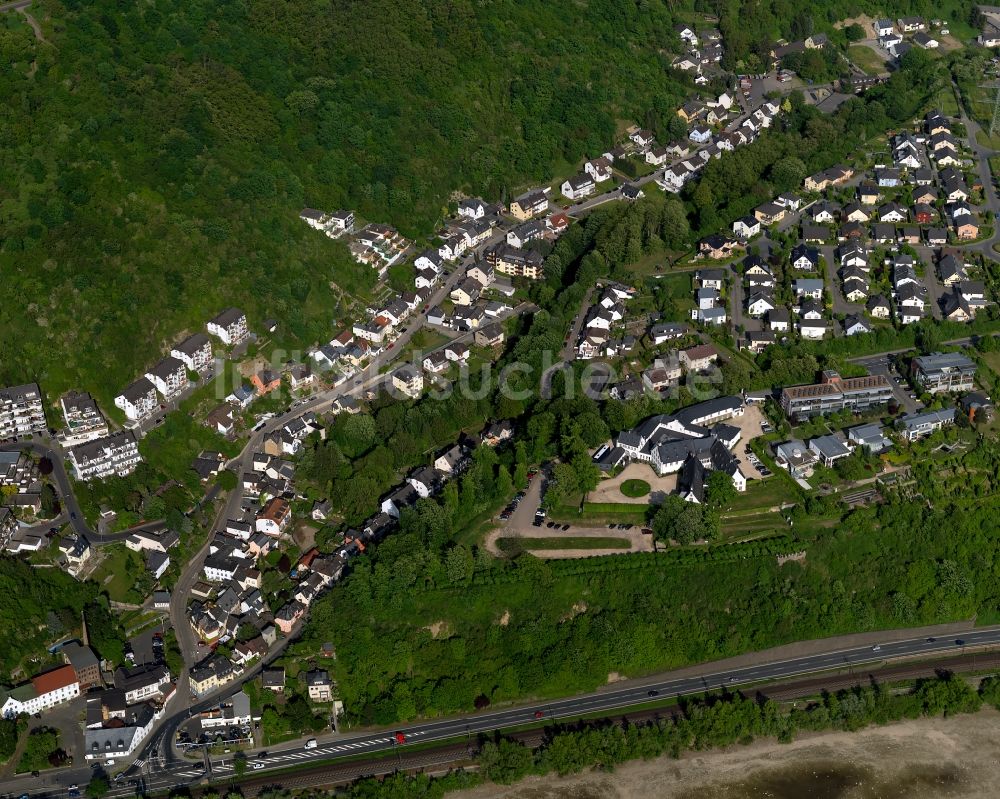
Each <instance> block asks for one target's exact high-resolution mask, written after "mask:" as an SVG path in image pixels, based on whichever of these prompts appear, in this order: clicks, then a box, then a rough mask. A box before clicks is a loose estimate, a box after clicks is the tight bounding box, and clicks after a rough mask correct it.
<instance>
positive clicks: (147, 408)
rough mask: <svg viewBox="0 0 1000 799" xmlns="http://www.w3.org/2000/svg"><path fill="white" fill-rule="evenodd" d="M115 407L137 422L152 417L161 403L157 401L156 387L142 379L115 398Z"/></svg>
mask: <svg viewBox="0 0 1000 799" xmlns="http://www.w3.org/2000/svg"><path fill="white" fill-rule="evenodd" d="M115 405H117V406H118V407H119V408H121V409H122V410H123V411H125V417H126V418H127V419H129V420H130V421H133V422H137V421H141V420H143V419H147V418H149V417H150V416H152V415H153V414H154V413H155V412H156V410H157V408H158V407H159V405H160V403H159V400H157V399H156V386H154V385H153V384H152V383H150V382H149V380H147V379H146V378H145V377H140V378H139V379H138V380H136V381H135V382H134V383H132V384H131V385H130V386H129V387H128V388H126V389H125V390H124V391H123V392H122V393H121V394H119V395H118V396H117V397H115Z"/></svg>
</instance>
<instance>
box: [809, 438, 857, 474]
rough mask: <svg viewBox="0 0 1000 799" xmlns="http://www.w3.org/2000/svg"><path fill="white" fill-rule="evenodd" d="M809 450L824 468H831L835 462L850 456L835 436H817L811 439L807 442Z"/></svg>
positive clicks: (843, 443) (847, 449) (845, 446)
mask: <svg viewBox="0 0 1000 799" xmlns="http://www.w3.org/2000/svg"><path fill="white" fill-rule="evenodd" d="M809 449H810V450H811V451H812V452H813V453H814V454H815V455H816V457H817V459H818V460H819V462H820V463H822V464H823V465H824V466H826V467H830V466H833V465H834V464H835V463H836V462H837V461H839V460H843V459H844V458H848V457H850V455H851V450H850V448H849V447H848V446H847V444H846V443H845V442H844V441H843V440H841V439H840V438H839V437H838V436H836V435H826V436H819V437H817V438H814V439H812V440H811V441H810V442H809Z"/></svg>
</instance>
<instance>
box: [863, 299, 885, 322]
mask: <svg viewBox="0 0 1000 799" xmlns="http://www.w3.org/2000/svg"><path fill="white" fill-rule="evenodd" d="M865 310H866V311H868V313H869V314H870V315H871V316H872V317H873V318H875V319H888V318H889V301H888V300H887V299H886V298H885V297H884V296H883V295H881V294H876V295H875V296H874V297H871V298H869V300H868V302H867V303H865Z"/></svg>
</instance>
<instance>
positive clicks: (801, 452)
mask: <svg viewBox="0 0 1000 799" xmlns="http://www.w3.org/2000/svg"><path fill="white" fill-rule="evenodd" d="M774 462H775V463H776V464H777V465H778V468H781V469H784V470H785V471H787V472H788V473H789V474H790V475H791V476H792V477H795V478H798V479H805V478H807V477H811V476H812V473H813V468H814V467H815V466H816V464H817V463H818V462H819V458H818V457H817V455H816V454H815V453H814V452H813V451H812V450H811V449H809V448H808V447H807V446H806V445H805V444H804V443H803V442H802V441H799V440H797V439H792V440H790V441H785V442H783V443H781V444H777V445H775V447H774Z"/></svg>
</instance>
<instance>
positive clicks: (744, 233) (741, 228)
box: [733, 216, 760, 239]
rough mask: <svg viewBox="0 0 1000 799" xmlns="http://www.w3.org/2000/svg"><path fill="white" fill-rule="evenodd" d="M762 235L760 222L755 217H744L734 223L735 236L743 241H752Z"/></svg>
mask: <svg viewBox="0 0 1000 799" xmlns="http://www.w3.org/2000/svg"><path fill="white" fill-rule="evenodd" d="M758 233H760V220H759V219H757V217H755V216H744V217H740V218H739V219H737V220H736V221H735V222H733V234H734V235H735V236H738V237H739V238H741V239H750V238H753V237H754V236H756V235H757V234H758Z"/></svg>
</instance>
